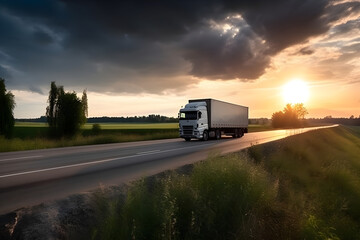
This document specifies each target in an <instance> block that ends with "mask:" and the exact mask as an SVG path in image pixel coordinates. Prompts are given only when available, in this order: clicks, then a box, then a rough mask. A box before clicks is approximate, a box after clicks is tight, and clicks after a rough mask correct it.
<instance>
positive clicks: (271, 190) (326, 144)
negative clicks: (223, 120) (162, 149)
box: [91, 127, 360, 239]
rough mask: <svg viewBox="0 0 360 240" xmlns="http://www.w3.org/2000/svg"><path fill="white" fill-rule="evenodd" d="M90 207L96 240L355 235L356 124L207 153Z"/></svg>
mask: <svg viewBox="0 0 360 240" xmlns="http://www.w3.org/2000/svg"><path fill="white" fill-rule="evenodd" d="M94 209H95V210H94V211H95V212H96V213H97V222H98V224H97V225H95V226H92V227H91V229H92V236H93V238H94V239H360V127H337V128H331V129H322V130H318V131H312V132H308V133H305V134H302V135H297V136H292V137H289V138H286V139H283V140H280V141H276V142H272V143H268V144H263V145H256V146H253V147H251V148H250V149H248V150H246V151H243V152H241V153H236V154H230V155H226V156H214V157H210V158H209V159H207V160H206V161H203V162H200V163H197V164H195V165H194V166H193V168H192V169H190V170H188V171H185V172H184V171H178V172H175V171H170V172H168V173H166V174H162V175H160V176H155V177H150V178H145V179H142V180H139V181H136V182H134V183H133V185H131V186H130V187H129V189H128V191H127V192H126V194H125V195H121V197H119V198H115V199H114V198H112V200H109V198H108V197H107V196H106V194H104V193H101V192H98V193H96V194H94Z"/></svg>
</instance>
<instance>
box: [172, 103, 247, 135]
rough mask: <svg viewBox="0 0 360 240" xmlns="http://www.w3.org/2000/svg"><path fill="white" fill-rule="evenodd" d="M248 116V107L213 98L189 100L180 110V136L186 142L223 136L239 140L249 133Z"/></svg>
mask: <svg viewBox="0 0 360 240" xmlns="http://www.w3.org/2000/svg"><path fill="white" fill-rule="evenodd" d="M248 116H249V108H248V107H244V106H240V105H236V104H232V103H227V102H222V101H219V100H215V99H211V98H207V99H194V100H189V103H188V104H186V105H185V107H184V108H182V109H180V113H179V134H180V137H181V138H184V139H185V140H186V141H190V140H191V139H192V138H196V139H202V140H204V141H207V140H208V139H209V138H215V139H220V138H221V135H230V136H233V137H234V138H239V137H242V136H243V135H244V133H247V132H248V122H249V120H248Z"/></svg>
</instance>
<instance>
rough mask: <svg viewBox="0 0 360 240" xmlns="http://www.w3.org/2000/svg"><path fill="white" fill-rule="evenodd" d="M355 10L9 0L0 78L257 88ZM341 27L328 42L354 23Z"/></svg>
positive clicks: (313, 5)
mask: <svg viewBox="0 0 360 240" xmlns="http://www.w3.org/2000/svg"><path fill="white" fill-rule="evenodd" d="M359 9H360V4H359V3H357V2H341V3H337V2H336V1H326V0H317V1H313V0H276V1H267V0H257V1H253V0H246V1H220V0H214V1H177V2H174V1H156V2H153V1H146V0H139V1H110V2H106V3H105V2H101V1H95V0H88V1H82V0H75V1H70V0H69V1H60V0H38V1H27V0H23V1H12V0H5V1H2V2H1V3H0V32H1V33H2V37H1V38H0V74H2V76H3V77H6V79H7V80H8V82H9V86H11V87H13V88H16V89H30V90H31V91H35V92H38V93H41V92H46V91H47V90H46V91H44V90H45V89H47V88H48V87H49V84H50V81H57V82H58V84H60V85H65V87H66V86H71V87H79V88H85V87H86V88H88V89H89V90H90V91H98V92H134V93H136V92H152V93H161V92H163V91H165V90H169V89H170V90H171V89H179V88H181V87H185V86H187V85H189V84H192V83H194V81H199V79H200V78H203V79H220V80H227V79H239V80H240V81H249V80H255V79H257V78H258V77H260V76H261V75H263V74H264V73H265V71H266V69H267V68H269V66H270V64H271V59H272V57H273V56H275V55H276V54H278V53H279V52H280V51H282V50H283V49H285V48H287V47H290V46H293V45H296V44H299V43H303V42H305V41H307V40H309V39H310V38H311V37H314V36H319V35H321V34H324V33H326V32H327V31H328V30H329V29H330V27H331V24H332V23H334V22H337V21H338V20H339V19H341V18H343V17H345V16H349V15H352V14H355V13H358V12H359ZM341 24H342V25H339V26H338V27H337V29H336V30H335V31H336V32H334V34H335V33H337V34H340V33H341V34H345V33H346V32H349V31H351V27H353V26H357V27H358V20H351V21H350V22H348V23H341ZM300 52H301V53H302V54H311V53H313V50H312V49H303V51H300Z"/></svg>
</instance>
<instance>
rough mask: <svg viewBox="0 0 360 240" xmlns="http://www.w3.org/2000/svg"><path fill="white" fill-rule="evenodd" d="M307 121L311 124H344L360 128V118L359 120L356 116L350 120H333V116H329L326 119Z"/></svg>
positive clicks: (310, 119) (309, 119)
mask: <svg viewBox="0 0 360 240" xmlns="http://www.w3.org/2000/svg"><path fill="white" fill-rule="evenodd" d="M307 121H308V123H310V124H342V125H350V126H360V116H359V117H358V118H355V117H354V116H351V117H349V118H333V117H331V116H327V117H324V118H308V119H307Z"/></svg>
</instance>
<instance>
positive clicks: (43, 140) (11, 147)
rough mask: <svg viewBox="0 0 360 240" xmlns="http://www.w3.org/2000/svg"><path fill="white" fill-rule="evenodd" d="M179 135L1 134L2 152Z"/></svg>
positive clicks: (172, 132)
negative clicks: (42, 135) (69, 135)
mask: <svg viewBox="0 0 360 240" xmlns="http://www.w3.org/2000/svg"><path fill="white" fill-rule="evenodd" d="M90 131H91V130H89V132H90ZM178 135H179V131H178V130H174V129H154V130H152V129H144V130H141V129H137V130H136V131H133V132H132V131H130V130H118V131H116V130H113V131H110V130H108V131H107V133H105V134H104V133H103V134H98V135H92V134H87V133H86V132H84V133H82V134H78V135H76V136H74V137H72V138H60V139H53V138H47V137H35V138H13V139H10V140H9V139H6V138H4V137H1V136H0V152H8V151H21V150H32V149H44V148H54V147H70V146H82V145H91V144H105V143H120V142H131V141H143V140H156V139H167V138H176V137H178Z"/></svg>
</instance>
